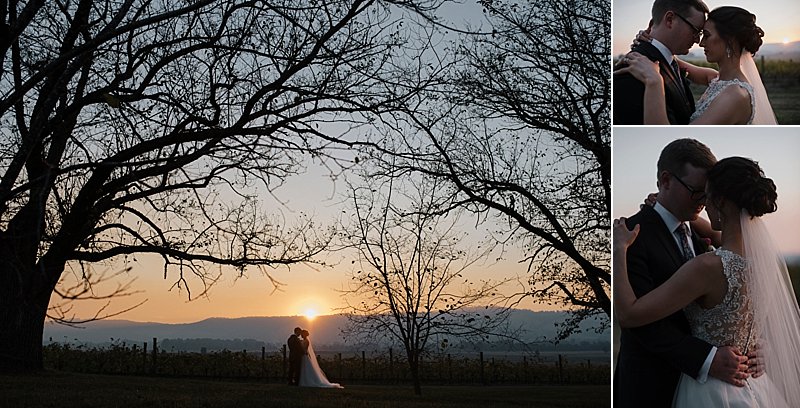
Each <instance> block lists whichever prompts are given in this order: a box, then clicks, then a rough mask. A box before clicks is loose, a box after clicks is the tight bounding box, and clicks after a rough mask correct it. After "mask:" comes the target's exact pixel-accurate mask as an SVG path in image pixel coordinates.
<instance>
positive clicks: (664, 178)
mask: <svg viewBox="0 0 800 408" xmlns="http://www.w3.org/2000/svg"><path fill="white" fill-rule="evenodd" d="M670 180H672V177H671V176H670V174H669V172H668V171H666V170H662V171H661V172H659V173H658V180H657V181H656V186H657V187H658V189H659V190H660V189H662V188H668V187H669V183H670Z"/></svg>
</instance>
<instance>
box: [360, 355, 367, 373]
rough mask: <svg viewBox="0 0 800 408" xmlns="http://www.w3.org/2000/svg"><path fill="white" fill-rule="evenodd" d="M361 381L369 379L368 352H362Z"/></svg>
mask: <svg viewBox="0 0 800 408" xmlns="http://www.w3.org/2000/svg"><path fill="white" fill-rule="evenodd" d="M361 379H362V380H366V379H367V352H366V351H364V350H361Z"/></svg>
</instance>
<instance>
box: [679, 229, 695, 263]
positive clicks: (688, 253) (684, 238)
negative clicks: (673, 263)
mask: <svg viewBox="0 0 800 408" xmlns="http://www.w3.org/2000/svg"><path fill="white" fill-rule="evenodd" d="M675 232H676V233H677V234H678V239H679V240H680V242H681V252H683V262H687V261H689V260H690V259H692V258H694V252H692V248H691V247H690V246H689V237H688V235H689V227H687V226H686V223H683V222H682V223H681V224H680V225H678V228H675Z"/></svg>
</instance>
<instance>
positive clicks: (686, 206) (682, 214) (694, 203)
mask: <svg viewBox="0 0 800 408" xmlns="http://www.w3.org/2000/svg"><path fill="white" fill-rule="evenodd" d="M666 178H667V179H666V180H665V181H666V186H667V188H668V189H669V199H670V201H671V207H672V208H668V209H669V210H670V212H672V214H673V215H675V216H676V217H678V219H680V220H681V221H693V220H696V219H697V217H698V215H700V213H701V212H702V211H703V207H704V206H705V186H706V170H704V169H702V168H699V167H695V166H693V165H691V164H688V163H686V164H684V166H683V172H681V173H680V174H669V175H667V176H666Z"/></svg>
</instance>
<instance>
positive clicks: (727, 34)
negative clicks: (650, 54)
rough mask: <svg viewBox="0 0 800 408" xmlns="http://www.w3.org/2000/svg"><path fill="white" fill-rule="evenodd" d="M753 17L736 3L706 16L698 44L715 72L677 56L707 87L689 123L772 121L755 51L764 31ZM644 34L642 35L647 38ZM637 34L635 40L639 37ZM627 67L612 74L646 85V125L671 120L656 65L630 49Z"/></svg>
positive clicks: (683, 68)
mask: <svg viewBox="0 0 800 408" xmlns="http://www.w3.org/2000/svg"><path fill="white" fill-rule="evenodd" d="M755 21H756V16H755V15H754V14H752V13H750V12H748V11H747V10H745V9H742V8H739V7H731V6H726V7H719V8H716V9H714V10H712V11H711V12H710V13H709V14H708V20H707V21H706V23H705V26H704V28H703V30H702V40H701V41H700V46H701V47H703V49H704V51H705V55H706V59H707V60H708V62H714V63H717V64H718V65H719V71H716V70H714V69H711V68H704V67H698V66H695V65H692V64H689V63H687V62H685V61H682V60H679V59H678V60H677V61H678V64H679V65H680V71H681V72H682V73H686V77H687V78H688V79H689V80H690V81H692V82H694V83H696V84H701V85H707V86H708V88H707V89H706V91H705V92H704V93H703V95H702V96H701V97H700V100H698V101H697V107H696V109H695V112H694V114H693V115H692V116H691V118H690V124H693V125H744V124H748V125H751V124H752V125H776V124H777V120H776V119H775V114H774V112H773V110H772V105H771V104H770V102H769V98H768V97H767V92H766V90H765V89H764V84H763V83H762V81H761V76H760V74H759V73H758V69H757V68H756V64H755V60H754V59H753V54H755V53H756V51H758V49H759V48H760V47H761V44H762V43H763V41H762V37H763V36H764V31H763V30H762V29H761V28H760V27H758V26H757V25H756V24H755ZM646 35H647V34H646V33H645V35H644V37H643V38H641V39H645V40H646V39H647V38H646ZM638 39H640V38H637V40H638ZM623 63H624V64H627V66H625V67H623V68H621V69H619V70H617V71H616V72H615V73H617V74H622V73H626V72H627V73H630V74H631V75H633V76H634V77H635V78H636V79H638V80H640V81H642V82H643V83H644V84H645V93H644V124H669V121H668V118H667V110H666V105H665V101H664V80H663V77H662V76H661V74H660V73H659V66H658V64H657V63H654V62H651V61H650V60H649V59H648V58H647V57H645V56H643V55H641V54H639V53H636V52H632V53H630V54H628V55H626V56H625V57H624V58H623Z"/></svg>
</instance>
